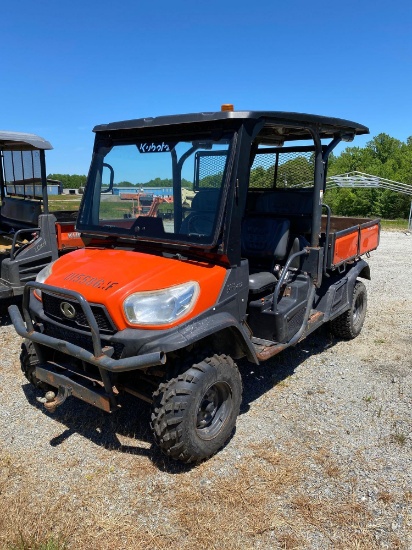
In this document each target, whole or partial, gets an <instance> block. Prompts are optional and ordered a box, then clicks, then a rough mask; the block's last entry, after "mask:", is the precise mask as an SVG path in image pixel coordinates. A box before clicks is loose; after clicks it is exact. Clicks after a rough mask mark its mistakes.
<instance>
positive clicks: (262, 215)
mask: <svg viewBox="0 0 412 550" xmlns="http://www.w3.org/2000/svg"><path fill="white" fill-rule="evenodd" d="M94 131H95V133H96V139H95V146H94V154H93V159H92V162H91V167H90V171H89V175H88V180H87V184H86V189H85V193H84V196H83V200H82V204H81V206H80V210H79V216H78V220H77V226H76V227H77V231H79V232H81V234H82V238H83V239H84V241H85V243H86V245H87V246H86V248H84V249H80V250H77V251H75V252H72V253H70V254H69V255H66V256H64V257H62V258H60V259H58V260H57V261H55V262H54V263H52V264H50V265H49V266H48V267H47V268H45V269H44V270H43V271H42V272H41V273H40V274H39V275H38V278H37V281H36V282H34V283H28V284H27V285H26V288H25V293H24V300H23V317H22V315H21V314H20V312H19V310H18V309H17V308H16V307H14V306H11V307H10V308H9V312H10V316H11V318H12V320H13V323H14V326H15V328H16V330H17V332H18V333H19V334H20V335H21V336H23V337H25V338H26V341H25V343H24V344H23V349H22V355H21V364H22V369H23V371H24V373H25V375H26V376H27V378H28V379H29V380H30V381H31V382H32V383H33V384H34V385H35V386H37V387H38V388H43V389H46V390H48V391H47V393H46V394H45V396H44V397H43V398H41V399H42V401H43V402H44V405H45V407H46V408H47V409H48V410H49V411H53V410H55V408H56V407H57V406H59V405H61V404H62V403H63V402H64V401H65V399H66V398H67V397H68V396H75V397H77V398H79V399H82V400H83V401H85V402H87V403H90V404H92V405H94V406H96V407H99V408H101V409H103V410H105V411H107V412H113V411H115V410H116V409H117V408H118V407H119V405H120V404H121V402H122V394H123V393H124V392H129V393H131V394H133V395H135V396H138V397H140V398H142V399H144V400H146V401H149V402H150V403H152V414H151V428H152V431H153V434H154V439H155V441H156V442H157V443H158V445H159V446H160V447H161V448H162V450H163V451H164V452H165V453H166V454H167V455H169V456H170V457H172V458H174V459H178V460H181V461H184V462H190V461H199V460H202V459H204V458H207V457H209V456H211V455H212V454H213V453H215V452H217V451H218V450H219V449H220V448H221V447H222V445H224V443H225V442H226V441H227V439H228V437H229V436H230V434H231V432H232V430H233V428H234V426H235V422H236V417H237V415H238V413H239V407H240V403H241V396H242V381H241V376H240V373H239V370H238V369H237V367H236V364H235V360H238V359H240V358H242V357H246V358H247V359H248V360H249V361H251V362H252V363H256V364H258V363H260V362H262V361H265V360H267V359H269V358H270V357H273V356H274V355H275V354H277V353H279V352H280V351H282V350H284V349H285V348H287V347H289V346H293V345H294V344H296V343H297V342H299V341H300V340H302V339H303V338H305V337H306V336H307V335H308V334H310V333H311V332H312V331H314V330H315V329H316V328H318V327H320V326H321V325H322V324H324V323H329V324H330V327H331V329H332V331H333V332H334V333H335V334H337V335H339V336H341V337H343V338H348V339H350V338H354V337H355V336H357V335H358V334H359V332H360V331H361V328H362V325H363V322H364V318H365V314H366V289H365V286H364V285H363V283H362V282H360V281H359V280H358V279H359V278H362V277H363V278H366V279H369V278H370V271H369V267H368V264H367V263H366V262H365V261H364V260H363V259H361V255H362V254H365V253H368V252H370V251H371V250H373V249H375V248H376V247H377V246H378V242H379V221H378V220H375V221H372V220H365V219H362V220H358V219H350V220H346V219H342V218H341V219H335V218H333V217H331V213H330V210H329V208H328V207H327V206H326V205H324V204H322V196H323V192H324V190H325V181H326V169H327V160H328V155H329V154H330V152H331V151H332V150H333V149H334V147H335V146H336V145H338V143H340V142H341V141H351V140H352V139H353V138H354V137H355V136H356V135H359V134H366V133H368V129H367V128H366V127H365V126H362V125H360V124H357V123H355V122H350V121H347V120H341V119H336V118H328V117H323V116H316V115H306V114H297V113H285V112H271V111H268V112H266V111H264V112H262V111H240V112H236V111H232V110H222V111H221V112H214V113H198V114H186V115H176V116H162V117H158V118H143V119H139V120H129V121H123V122H116V123H111V124H105V125H101V126H97V127H95V128H94ZM325 142H326V143H325ZM104 167H106V168H107V167H109V169H110V172H111V173H112V174H114V180H115V181H118V182H120V181H125V180H127V181H139V182H142V181H145V179H144V178H146V179H147V181H150V180H154V179H155V178H158V177H160V178H163V179H164V178H170V179H171V180H172V182H173V217H172V219H171V220H165V219H162V218H160V217H156V218H151V217H143V216H140V217H137V218H128V217H124V216H123V213H122V212H123V211H122V210H117V209H119V208H120V206H121V205H120V206H119V205H118V204H116V203H115V202H105V201H103V200H102V195H101V188H102V184H104V177H103V172H104ZM189 178H191V180H192V182H193V198H192V201H191V205H190V209H188V208H187V207H185V208H183V202H184V193H182V180H183V179H184V180H185V181H186V182H187V180H188V179H189ZM323 211H324V215H323V216H322V212H323ZM93 239H95V240H96V239H98V240H99V241H100V242H99V243H98V245H90V244H88V243H90V242H92V240H93Z"/></svg>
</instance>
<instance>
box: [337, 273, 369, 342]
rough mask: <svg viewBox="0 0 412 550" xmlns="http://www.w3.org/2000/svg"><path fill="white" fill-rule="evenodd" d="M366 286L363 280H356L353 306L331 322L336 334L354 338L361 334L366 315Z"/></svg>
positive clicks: (350, 338)
mask: <svg viewBox="0 0 412 550" xmlns="http://www.w3.org/2000/svg"><path fill="white" fill-rule="evenodd" d="M367 301H368V300H367V294H366V287H365V285H364V284H363V283H362V282H361V281H356V283H355V286H354V288H353V294H352V304H351V307H350V308H349V309H348V310H347V311H345V313H342V315H339V317H336V319H333V321H331V322H330V329H331V331H332V332H333V334H335V335H336V336H339V337H340V338H344V339H345V340H352V339H353V338H356V336H358V334H360V332H361V330H362V327H363V323H364V321H365V317H366V307H367Z"/></svg>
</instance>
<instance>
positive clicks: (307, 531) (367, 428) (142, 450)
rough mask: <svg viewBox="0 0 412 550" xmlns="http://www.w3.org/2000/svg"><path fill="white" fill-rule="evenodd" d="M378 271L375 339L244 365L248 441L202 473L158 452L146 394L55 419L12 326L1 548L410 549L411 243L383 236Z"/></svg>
mask: <svg viewBox="0 0 412 550" xmlns="http://www.w3.org/2000/svg"><path fill="white" fill-rule="evenodd" d="M369 263H370V266H371V275H372V280H371V281H370V282H369V281H367V282H366V285H367V288H368V315H367V318H366V322H365V326H364V329H363V331H362V333H361V335H360V336H359V337H358V338H356V339H355V340H353V341H350V342H344V341H339V340H337V339H335V338H333V337H332V336H331V335H330V334H329V332H328V330H327V328H326V327H324V328H323V329H321V330H320V331H318V332H317V333H315V334H313V335H311V336H310V337H309V338H308V339H307V340H305V341H303V342H302V343H301V344H299V345H298V346H296V347H295V348H294V349H291V350H286V351H285V352H284V353H283V354H280V355H279V356H277V357H275V358H274V359H272V360H270V361H268V362H267V363H264V364H262V365H261V366H260V367H259V368H256V367H255V366H253V365H251V364H250V363H247V362H242V363H241V365H240V368H241V371H242V375H243V377H244V401H243V405H242V410H241V415H240V416H239V419H238V423H237V429H236V433H235V435H234V437H233V438H232V439H231V441H230V442H229V443H228V445H227V446H226V447H225V448H224V449H223V450H222V451H221V452H220V453H219V454H218V455H216V456H215V457H213V458H212V459H210V460H209V461H207V462H205V463H203V464H201V465H199V466H196V467H183V466H180V465H178V464H175V463H170V462H169V461H168V460H167V459H166V458H164V457H163V456H162V455H161V454H160V453H159V451H158V450H157V449H156V448H155V447H154V444H153V441H152V438H151V435H150V432H149V431H148V419H149V408H148V406H147V405H145V404H141V403H140V402H136V401H134V400H133V399H132V398H131V399H130V401H129V402H128V403H127V404H128V405H129V407H125V408H123V409H122V410H121V411H120V412H119V413H116V415H113V416H109V415H106V414H105V413H102V412H100V411H98V410H96V409H94V408H92V407H89V406H88V405H86V404H83V403H80V402H78V401H76V400H74V399H72V400H68V401H67V402H66V403H65V405H64V406H62V407H61V408H59V409H58V410H57V411H56V413H55V414H54V415H50V414H48V413H45V412H44V410H43V409H42V408H41V406H39V405H38V404H37V403H36V400H35V395H36V394H35V392H34V390H33V389H32V388H31V387H30V386H29V385H28V384H27V383H26V381H25V379H24V377H23V376H22V374H21V372H20V366H19V349H20V338H19V337H18V336H17V335H16V334H15V332H14V329H13V327H12V326H11V325H10V324H9V323H10V321H9V319H8V317H7V316H6V315H4V316H3V317H1V327H0V331H1V332H0V334H1V341H2V347H1V351H0V357H1V363H0V402H1V405H2V406H1V408H0V429H1V431H0V433H1V437H0V548H11V547H13V548H15V547H16V546H12V545H13V544H17V543H19V544H20V546H18V548H32V547H36V544H37V545H39V543H40V542H42V541H44V540H47V539H50V537H53V540H57V541H60V542H62V541H63V542H65V543H66V544H67V547H68V548H86V547H87V548H98V549H100V548H102V549H104V548H159V549H160V548H168V547H170V545H171V544H173V545H175V546H178V547H180V548H193V547H195V546H199V547H209V548H285V549H289V548H290V549H291V548H308V549H312V548H313V549H315V548H322V549H324V548H331V549H332V548H333V549H335V548H345V549H346V548H349V549H350V548H358V549H360V548H365V549H366V548H367V549H373V548H402V549H412V452H411V451H412V410H411V404H412V384H411V383H412V370H411V356H412V346H411V335H412V292H411V290H412V284H411V272H412V236H411V235H408V234H407V233H405V232H383V234H382V236H381V244H380V247H379V249H378V250H377V251H375V252H373V253H372V256H371V258H370V260H369ZM131 411H132V413H131ZM16 541H17V542H16ZM22 541H23V542H24V544H25V546H24V544H23V543H22ZM30 544H32V546H30ZM37 547H38V548H40V546H37Z"/></svg>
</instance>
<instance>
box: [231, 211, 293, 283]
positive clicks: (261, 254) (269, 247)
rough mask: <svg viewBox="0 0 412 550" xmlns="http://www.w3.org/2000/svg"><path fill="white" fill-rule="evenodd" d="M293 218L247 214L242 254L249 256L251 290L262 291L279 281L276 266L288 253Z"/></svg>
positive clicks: (244, 223)
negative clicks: (275, 273) (275, 270)
mask: <svg viewBox="0 0 412 550" xmlns="http://www.w3.org/2000/svg"><path fill="white" fill-rule="evenodd" d="M289 226H290V222H289V220H287V219H281V218H266V217H262V216H259V215H257V214H255V215H252V216H248V217H247V218H245V219H244V220H243V224H242V235H241V242H242V256H243V257H245V258H247V259H248V260H249V272H250V276H249V290H250V292H252V293H257V292H262V291H264V290H265V289H267V288H270V287H271V286H273V285H274V284H276V281H277V279H276V276H275V275H274V267H275V264H276V263H277V262H281V261H282V260H284V259H285V258H286V256H287V252H288V240H289Z"/></svg>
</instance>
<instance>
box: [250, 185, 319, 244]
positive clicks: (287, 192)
mask: <svg viewBox="0 0 412 550" xmlns="http://www.w3.org/2000/svg"><path fill="white" fill-rule="evenodd" d="M312 208H313V189H312V188H309V189H276V191H271V192H269V193H263V194H261V195H259V196H258V197H257V198H256V204H255V211H256V212H262V213H263V214H266V215H271V216H282V217H283V216H285V217H286V218H288V219H289V220H290V221H291V230H292V231H293V232H295V233H309V232H310V231H311V227H312V223H311V221H312Z"/></svg>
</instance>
